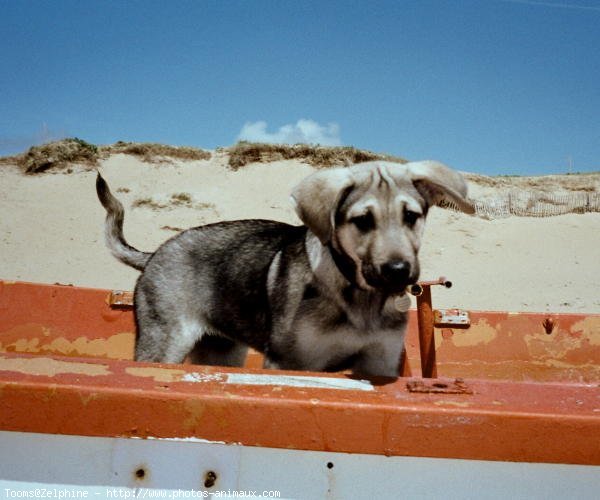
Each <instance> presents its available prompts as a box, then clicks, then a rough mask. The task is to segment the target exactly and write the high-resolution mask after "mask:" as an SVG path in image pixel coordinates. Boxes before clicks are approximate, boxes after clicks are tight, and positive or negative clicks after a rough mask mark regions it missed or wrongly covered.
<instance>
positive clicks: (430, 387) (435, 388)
mask: <svg viewBox="0 0 600 500" xmlns="http://www.w3.org/2000/svg"><path fill="white" fill-rule="evenodd" d="M406 388H407V389H408V391H409V392H421V393H429V394H473V389H471V387H469V386H468V385H467V384H466V382H465V381H464V380H463V379H462V378H457V379H454V380H444V379H436V380H426V379H420V380H409V381H408V382H406Z"/></svg>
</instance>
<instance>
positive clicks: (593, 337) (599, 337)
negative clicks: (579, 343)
mask: <svg viewBox="0 0 600 500" xmlns="http://www.w3.org/2000/svg"><path fill="white" fill-rule="evenodd" d="M579 332H581V333H583V335H584V337H586V338H588V339H589V341H590V344H591V345H598V346H600V317H592V316H589V317H587V318H585V319H582V320H581V321H579V322H577V323H575V324H574V325H573V326H572V327H571V333H579Z"/></svg>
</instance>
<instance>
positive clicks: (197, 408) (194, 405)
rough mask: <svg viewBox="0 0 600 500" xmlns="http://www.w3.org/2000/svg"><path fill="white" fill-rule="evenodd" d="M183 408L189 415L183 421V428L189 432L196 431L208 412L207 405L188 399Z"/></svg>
mask: <svg viewBox="0 0 600 500" xmlns="http://www.w3.org/2000/svg"><path fill="white" fill-rule="evenodd" d="M183 408H184V411H185V412H186V413H187V415H186V416H185V418H184V419H183V427H184V428H185V429H186V430H188V431H191V430H193V429H196V427H197V426H198V425H199V424H200V421H201V420H202V415H203V414H204V412H205V411H206V403H205V402H204V401H199V400H197V399H188V400H187V401H185V402H184V403H183Z"/></svg>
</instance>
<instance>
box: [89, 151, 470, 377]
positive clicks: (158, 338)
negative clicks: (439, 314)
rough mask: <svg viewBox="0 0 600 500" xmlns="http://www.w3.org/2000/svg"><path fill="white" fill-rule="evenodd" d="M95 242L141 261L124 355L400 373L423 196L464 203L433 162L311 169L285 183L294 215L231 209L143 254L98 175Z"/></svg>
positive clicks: (462, 188) (462, 190) (466, 207)
mask: <svg viewBox="0 0 600 500" xmlns="http://www.w3.org/2000/svg"><path fill="white" fill-rule="evenodd" d="M96 189H97V193H98V198H99V199H100V202H101V203H102V205H103V206H104V208H105V209H106V211H107V216H106V226H105V229H106V242H107V245H108V247H109V248H110V250H111V251H112V253H113V255H114V256H115V257H116V258H117V259H119V260H120V261H121V262H124V263H125V264H127V265H129V266H132V267H134V268H136V269H139V270H140V271H142V274H141V275H140V277H139V279H138V281H137V284H136V287H135V295H134V303H135V317H136V323H137V333H138V337H137V341H136V349H135V359H136V360H139V361H156V362H167V363H180V362H182V361H183V360H184V358H185V357H186V356H188V355H190V356H191V358H192V360H193V362H196V363H206V364H221V365H230V366H239V365H241V364H243V361H244V358H245V355H246V351H247V346H251V347H253V348H254V349H256V350H258V351H260V352H262V353H263V354H264V355H265V366H266V367H271V368H280V369H290V370H312V371H337V370H340V369H352V370H353V372H354V373H356V374H358V375H361V376H392V377H395V376H397V375H398V365H399V359H400V355H401V353H402V350H403V348H404V335H405V331H406V323H407V310H408V307H409V304H410V301H409V299H408V297H407V296H406V294H405V290H406V288H407V286H408V285H410V284H413V283H415V282H416V281H417V279H418V277H419V261H418V251H419V247H420V244H421V236H422V234H423V227H424V224H425V218H426V215H427V212H428V210H429V208H430V207H431V206H432V205H443V206H453V207H454V208H456V209H459V210H462V211H463V212H466V213H473V211H474V210H473V206H472V204H471V203H470V202H469V201H468V200H467V198H466V194H467V188H466V184H465V181H464V180H463V178H462V176H461V175H460V174H459V173H458V172H456V171H453V170H451V169H449V168H448V167H446V166H444V165H442V164H440V163H436V162H431V161H426V162H415V163H408V164H404V165H403V164H398V163H391V162H369V163H362V164H358V165H354V166H352V167H348V168H335V169H326V170H320V171H317V172H316V173H314V174H312V175H310V176H309V177H307V178H306V179H304V180H303V181H302V182H300V184H299V185H298V186H296V187H295V189H294V190H293V192H292V201H293V203H294V205H295V208H296V212H297V214H298V216H299V217H300V219H301V220H302V222H303V223H304V224H305V225H302V226H293V225H289V224H284V223H282V222H275V221H270V220H239V221H230V222H220V223H216V224H208V225H205V226H200V227H195V228H192V229H188V230H186V231H183V232H181V233H180V234H178V235H177V236H175V237H173V238H171V239H170V240H168V241H166V242H165V243H163V244H162V245H161V246H160V247H159V248H158V249H157V250H156V251H155V252H153V253H146V252H141V251H139V250H137V249H135V248H133V247H132V246H130V245H129V244H128V243H127V242H126V241H125V238H124V237H123V216H124V211H123V206H122V205H121V203H120V202H119V201H118V200H117V199H116V198H115V197H114V196H113V195H112V194H111V192H110V190H109V188H108V185H107V184H106V182H105V181H104V179H103V178H102V177H101V176H100V174H98V178H97V182H96Z"/></svg>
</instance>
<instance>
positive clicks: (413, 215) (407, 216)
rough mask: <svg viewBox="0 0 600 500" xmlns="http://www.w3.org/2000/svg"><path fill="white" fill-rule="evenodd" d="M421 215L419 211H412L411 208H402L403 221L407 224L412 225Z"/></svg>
mask: <svg viewBox="0 0 600 500" xmlns="http://www.w3.org/2000/svg"><path fill="white" fill-rule="evenodd" d="M419 217H421V214H420V213H419V212H413V211H412V210H404V223H405V224H406V225H407V226H414V225H415V224H416V223H417V221H418V220H419Z"/></svg>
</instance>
